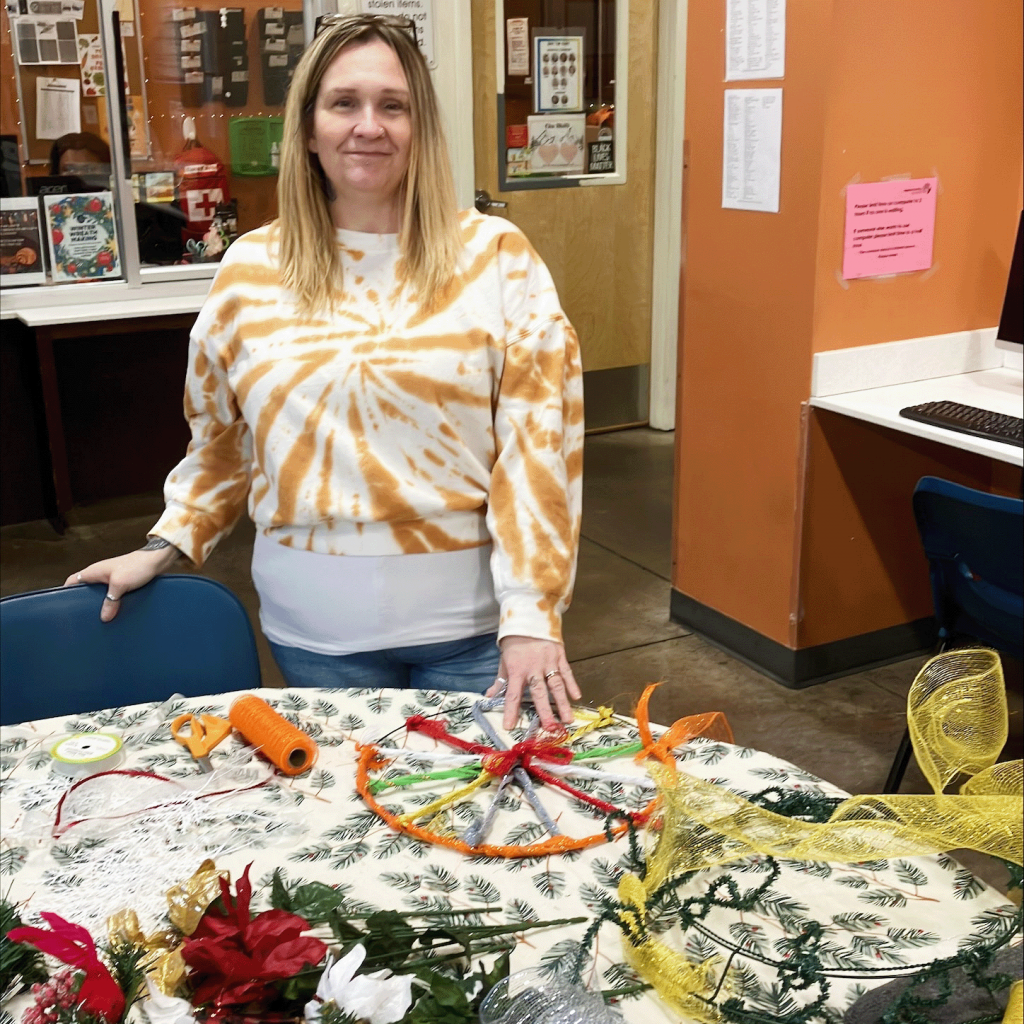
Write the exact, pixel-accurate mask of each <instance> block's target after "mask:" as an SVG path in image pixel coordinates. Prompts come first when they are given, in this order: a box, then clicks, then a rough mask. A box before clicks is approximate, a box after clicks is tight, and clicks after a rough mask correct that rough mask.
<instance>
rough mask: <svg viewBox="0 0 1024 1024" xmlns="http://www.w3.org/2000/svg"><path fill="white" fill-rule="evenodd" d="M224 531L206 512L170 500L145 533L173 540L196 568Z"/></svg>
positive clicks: (168, 540) (169, 540)
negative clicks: (203, 513)
mask: <svg viewBox="0 0 1024 1024" xmlns="http://www.w3.org/2000/svg"><path fill="white" fill-rule="evenodd" d="M224 532H225V531H223V530H218V529H217V527H216V526H215V525H214V523H213V522H212V521H211V520H210V519H209V518H208V517H207V516H204V515H202V514H201V513H198V512H195V511H193V510H192V509H187V508H184V507H182V506H181V505H176V504H174V503H173V502H171V503H169V504H168V505H167V508H166V509H165V510H164V514H163V515H162V516H161V517H160V518H159V519H158V520H157V523H156V525H155V526H154V527H153V528H152V529H151V530H150V531H149V533H148V534H147V536H149V537H160V538H162V539H163V540H165V541H167V542H168V543H169V544H173V545H174V546H175V547H176V548H177V549H178V550H179V551H180V552H181V553H182V554H183V555H184V556H185V557H186V558H187V559H188V560H189V561H190V562H193V563H194V564H195V566H196V567H197V568H198V567H200V566H202V564H203V562H205V561H206V559H207V557H208V556H209V554H210V552H211V551H212V550H213V548H214V547H215V546H216V544H217V541H218V540H220V538H221V536H222V535H223V533H224Z"/></svg>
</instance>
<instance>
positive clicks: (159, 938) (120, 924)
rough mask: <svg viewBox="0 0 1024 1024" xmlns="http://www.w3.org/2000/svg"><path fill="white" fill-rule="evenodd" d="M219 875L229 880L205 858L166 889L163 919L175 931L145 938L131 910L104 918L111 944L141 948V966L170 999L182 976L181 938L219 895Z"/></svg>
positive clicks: (188, 932)
mask: <svg viewBox="0 0 1024 1024" xmlns="http://www.w3.org/2000/svg"><path fill="white" fill-rule="evenodd" d="M221 876H224V878H226V879H228V880H230V876H229V875H228V873H227V872H226V871H218V870H217V868H216V867H215V866H214V863H213V861H212V860H210V859H209V858H207V859H206V860H204V861H203V863H202V864H200V865H199V867H198V868H197V869H196V871H195V872H194V873H193V874H192V877H191V878H189V879H188V880H187V881H185V882H182V883H181V884H180V885H175V886H172V887H171V888H170V889H168V890H167V907H168V910H167V916H168V917H169V918H170V920H171V924H173V925H174V928H175V929H176V930H167V931H160V932H152V933H151V934H150V935H146V934H145V933H144V932H143V931H142V928H141V927H140V925H139V918H138V915H137V914H136V913H135V911H134V910H122V911H120V912H119V913H117V914H112V915H111V916H110V917H108V918H107V933H108V934H109V936H110V941H111V942H112V943H125V944H127V945H131V946H141V947H142V948H143V949H144V950H146V955H145V957H144V958H143V959H142V961H141V967H142V969H143V970H144V971H145V972H146V975H147V977H149V978H150V979H151V980H152V981H153V984H155V985H156V987H157V988H158V989H160V991H161V992H162V993H163V994H164V995H165V996H173V995H174V993H175V991H176V990H177V988H178V986H179V985H180V984H181V981H182V979H183V978H184V977H185V961H184V960H183V959H182V956H181V949H182V946H183V945H184V943H183V942H182V941H181V936H182V935H191V934H192V933H193V932H194V931H195V930H196V925H198V924H199V921H200V919H201V918H202V916H203V914H205V913H206V909H207V907H209V905H210V904H211V903H212V902H213V901H214V900H215V899H216V898H217V897H218V896H219V895H220V879H221Z"/></svg>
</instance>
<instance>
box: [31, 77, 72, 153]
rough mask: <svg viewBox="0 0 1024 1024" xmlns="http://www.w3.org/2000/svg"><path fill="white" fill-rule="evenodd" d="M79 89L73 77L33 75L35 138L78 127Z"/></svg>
mask: <svg viewBox="0 0 1024 1024" xmlns="http://www.w3.org/2000/svg"><path fill="white" fill-rule="evenodd" d="M81 90H82V83H81V81H80V80H79V79H77V78H37V79H36V138H37V139H59V138H60V137H61V136H62V135H67V134H68V133H69V132H80V131H81V130H82V100H81V95H82V92H81Z"/></svg>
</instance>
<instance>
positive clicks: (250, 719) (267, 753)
mask: <svg viewBox="0 0 1024 1024" xmlns="http://www.w3.org/2000/svg"><path fill="white" fill-rule="evenodd" d="M228 718H229V719H230V720H231V724H232V725H233V726H234V727H235V728H236V729H237V730H238V731H239V732H240V733H241V734H242V735H243V736H244V737H245V738H246V739H247V740H248V741H249V742H250V743H251V744H252V745H253V746H254V747H257V748H259V752H260V753H261V754H262V755H263V756H264V757H265V758H266V759H267V760H268V761H270V762H271V764H274V765H276V766H277V767H278V768H279V769H280V770H281V771H282V772H284V774H285V775H301V774H302V773H303V772H305V771H309V769H310V768H312V767H313V765H314V764H315V763H316V756H317V752H318V748H317V745H316V743H314V742H313V740H312V739H310V737H309V736H307V735H306V734H305V733H304V732H303V731H302V730H301V729H297V728H296V727H295V726H294V725H292V723H291V722H289V721H288V720H287V719H285V718H282V717H281V716H280V715H279V714H278V713H277V712H276V711H275V710H274V709H273V708H272V707H271V706H270V705H269V704H268V703H267V702H266V701H265V700H263V699H262V698H260V697H254V696H253V695H252V694H247V695H246V696H244V697H239V698H238V700H236V701H235V702H234V703H233V704H232V705H231V710H230V711H229V712H228Z"/></svg>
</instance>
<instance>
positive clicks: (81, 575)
mask: <svg viewBox="0 0 1024 1024" xmlns="http://www.w3.org/2000/svg"><path fill="white" fill-rule="evenodd" d="M180 554H181V552H180V551H178V549H177V548H175V547H171V546H170V545H168V546H167V547H164V548H160V549H158V550H156V551H146V550H144V549H140V550H139V551H129V552H128V554H127V555H118V556H117V557H116V558H104V559H103V561H102V562H93V563H92V565H89V566H86V568H84V569H83V570H82V571H81V572H76V573H72V574H71V575H70V576H69V577H68V578H67V579H66V580H65V581H64V586H65V587H74V586H76V585H77V584H79V583H105V584H106V586H107V594H106V597H104V599H103V605H102V607H101V608H100V619H101V620H102V621H103V622H109V621H110V620H111V619H112V618H114V616H115V615H117V612H118V609H119V608H120V601H121V598H122V597H123V596H124V595H125V594H127V593H128V592H129V591H132V590H138V589H139V587H144V586H145V585H146V584H147V583H149V582H150V580H152V579H154V578H155V577H156V576H159V575H160V573H162V572H165V571H166V570H167V569H169V568H170V567H171V566H172V565H173V564H174V562H175V561H176V560H177V558H178V556H179V555H180Z"/></svg>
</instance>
